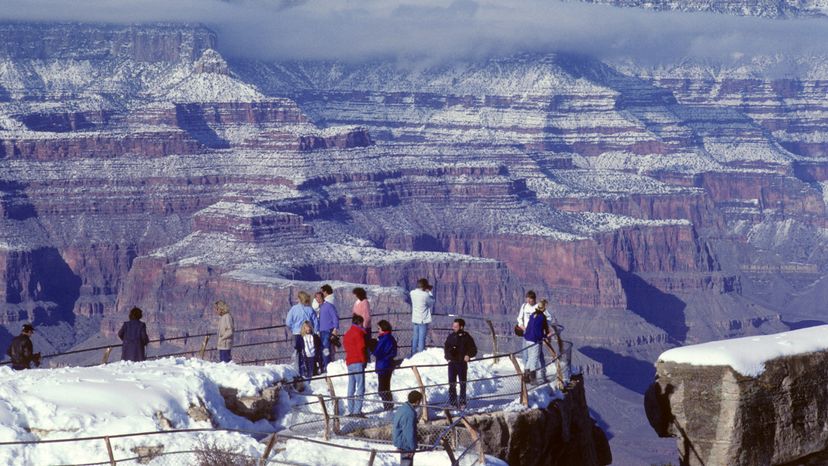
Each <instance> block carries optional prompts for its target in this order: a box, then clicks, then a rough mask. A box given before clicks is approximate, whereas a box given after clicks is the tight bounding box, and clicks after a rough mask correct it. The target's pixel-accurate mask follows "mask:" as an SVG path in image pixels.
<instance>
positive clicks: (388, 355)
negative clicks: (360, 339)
mask: <svg viewBox="0 0 828 466" xmlns="http://www.w3.org/2000/svg"><path fill="white" fill-rule="evenodd" d="M377 326H378V327H379V329H380V331H379V336H377V346H376V347H374V351H373V352H372V354H373V355H374V357H375V358H376V359H377V364H376V369H377V380H378V382H379V396H380V398H381V399H382V400H383V401H385V403H384V404H383V409H384V410H385V411H390V410H392V409H394V404H393V403H392V401H393V398H392V396H391V374H392V373H393V372H394V358H396V357H397V339H396V338H394V335H392V333H391V332H392V331H393V329H392V328H391V324H390V323H389V322H388V321H387V320H381V321H379V323H378V324H377Z"/></svg>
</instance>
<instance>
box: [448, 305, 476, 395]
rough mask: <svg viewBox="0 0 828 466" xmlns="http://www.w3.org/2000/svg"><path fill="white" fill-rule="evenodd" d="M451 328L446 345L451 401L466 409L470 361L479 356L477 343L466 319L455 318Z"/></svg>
mask: <svg viewBox="0 0 828 466" xmlns="http://www.w3.org/2000/svg"><path fill="white" fill-rule="evenodd" d="M451 329H452V332H451V333H450V334H449V336H448V338H446V344H445V346H444V352H445V357H446V360H447V361H448V378H449V403H450V404H452V405H454V406H457V407H458V408H460V409H464V408H465V407H466V379H467V375H468V371H469V361H470V360H471V358H473V357H475V356H477V345H475V343H474V338H472V336H471V335H469V334H468V333H467V332H466V321H465V320H463V319H454V322H453V323H452V324H451ZM458 378H459V379H460V400H458V399H457V390H456V388H455V386H456V384H457V379H458Z"/></svg>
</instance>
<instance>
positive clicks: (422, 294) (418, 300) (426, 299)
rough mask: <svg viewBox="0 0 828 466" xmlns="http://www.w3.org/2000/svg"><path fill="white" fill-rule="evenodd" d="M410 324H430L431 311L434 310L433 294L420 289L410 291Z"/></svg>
mask: <svg viewBox="0 0 828 466" xmlns="http://www.w3.org/2000/svg"><path fill="white" fill-rule="evenodd" d="M409 294H410V295H411V322H413V323H415V324H430V323H431V311H433V310H434V294H433V293H432V292H431V291H423V290H421V289H420V288H417V289H416V290H411V293H409Z"/></svg>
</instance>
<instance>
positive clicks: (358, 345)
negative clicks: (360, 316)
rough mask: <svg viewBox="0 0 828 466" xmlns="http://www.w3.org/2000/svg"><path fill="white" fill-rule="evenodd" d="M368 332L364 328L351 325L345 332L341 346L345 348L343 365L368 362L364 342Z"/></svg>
mask: <svg viewBox="0 0 828 466" xmlns="http://www.w3.org/2000/svg"><path fill="white" fill-rule="evenodd" d="M367 336H368V332H366V331H365V329H364V328H362V327H359V326H356V325H351V328H350V329H348V331H347V332H345V338H344V339H343V342H342V345H343V346H344V347H345V364H349V365H350V364H356V363H360V364H365V363H367V362H368V352H367V351H366V349H367V348H368V344H367V342H366V341H365V339H366V337H367Z"/></svg>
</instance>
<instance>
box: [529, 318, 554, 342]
mask: <svg viewBox="0 0 828 466" xmlns="http://www.w3.org/2000/svg"><path fill="white" fill-rule="evenodd" d="M547 333H549V323H547V322H546V315H545V314H544V313H543V312H533V313H532V315H531V316H529V322H528V323H527V324H526V331H525V332H524V333H523V338H525V339H526V341H531V342H532V343H539V342H541V341H543V339H544V338H546V334H547Z"/></svg>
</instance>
